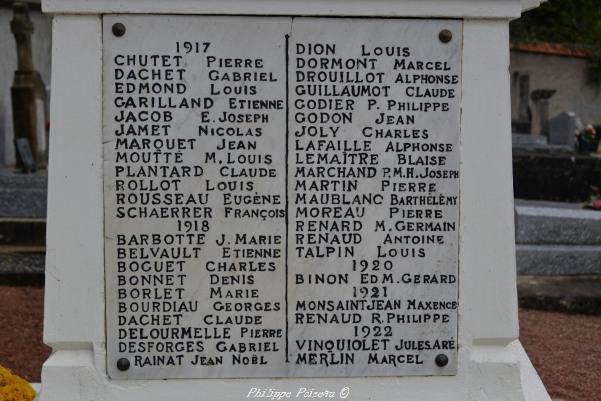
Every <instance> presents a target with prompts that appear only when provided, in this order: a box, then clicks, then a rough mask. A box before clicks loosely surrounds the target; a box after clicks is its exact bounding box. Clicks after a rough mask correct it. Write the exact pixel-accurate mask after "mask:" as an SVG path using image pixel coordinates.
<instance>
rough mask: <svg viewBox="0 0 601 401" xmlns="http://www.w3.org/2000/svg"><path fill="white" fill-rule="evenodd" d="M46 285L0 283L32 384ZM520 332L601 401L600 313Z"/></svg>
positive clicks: (538, 353)
mask: <svg viewBox="0 0 601 401" xmlns="http://www.w3.org/2000/svg"><path fill="white" fill-rule="evenodd" d="M42 317H43V289H42V288H39V287H27V286H23V287H13V286H5V285H0V364H2V365H4V366H6V367H8V368H10V369H12V370H14V371H15V373H17V374H19V375H21V376H22V377H24V378H25V379H27V380H29V381H31V382H39V381H40V369H41V367H42V363H43V361H44V360H45V359H46V358H47V357H48V355H49V353H50V349H49V348H48V347H46V346H45V345H43V344H42V322H43V318H42ZM520 325H521V327H520V333H521V339H522V343H523V344H524V348H525V349H526V351H527V352H528V354H529V355H530V358H531V359H532V362H533V363H534V366H535V367H536V369H537V370H538V372H539V374H540V376H541V378H542V379H543V382H544V383H545V385H546V386H547V389H548V390H549V392H550V394H551V396H552V397H554V398H561V399H563V400H565V401H601V392H600V391H599V387H600V386H601V316H583V315H567V314H563V313H555V312H542V311H533V310H523V309H522V310H520Z"/></svg>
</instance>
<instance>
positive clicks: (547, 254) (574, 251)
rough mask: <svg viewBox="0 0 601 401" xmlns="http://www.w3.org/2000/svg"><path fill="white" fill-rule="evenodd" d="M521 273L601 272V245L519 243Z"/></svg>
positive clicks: (518, 258) (519, 269)
mask: <svg viewBox="0 0 601 401" xmlns="http://www.w3.org/2000/svg"><path fill="white" fill-rule="evenodd" d="M516 264H517V272H518V274H519V275H572V274H601V246H597V245H590V246H586V245H572V246H566V245H517V246H516Z"/></svg>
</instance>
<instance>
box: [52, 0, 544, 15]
mask: <svg viewBox="0 0 601 401" xmlns="http://www.w3.org/2000/svg"><path fill="white" fill-rule="evenodd" d="M543 1H544V0H542V1H541V0H445V1H440V0H371V1H364V0H303V1H299V0H171V1H163V0H87V1H82V0H42V9H43V11H44V12H47V13H54V14H108V13H132V14H145V13H152V14H206V15H218V14H223V15H236V14H237V15H267V14H269V15H304V16H349V17H352V16H372V17H405V18H407V17H415V18H517V17H519V16H520V15H521V13H522V12H524V11H526V10H529V9H531V8H535V7H537V6H539V5H540V3H542V2H543Z"/></svg>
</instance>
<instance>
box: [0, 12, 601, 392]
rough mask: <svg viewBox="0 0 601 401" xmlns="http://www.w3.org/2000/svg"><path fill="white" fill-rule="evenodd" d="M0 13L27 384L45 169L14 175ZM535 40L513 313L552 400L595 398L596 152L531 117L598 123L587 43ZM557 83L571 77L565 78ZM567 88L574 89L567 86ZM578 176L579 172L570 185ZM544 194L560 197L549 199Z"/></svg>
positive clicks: (6, 320)
mask: <svg viewBox="0 0 601 401" xmlns="http://www.w3.org/2000/svg"><path fill="white" fill-rule="evenodd" d="M551 3H553V2H551ZM7 4H8V3H7ZM32 8H33V11H32V12H31V13H30V15H32V20H33V22H34V26H35V29H34V32H35V33H34V36H33V44H34V67H35V68H36V69H38V71H40V73H41V74H42V77H43V78H44V80H45V82H49V71H50V62H49V60H50V57H49V56H50V54H49V43H50V42H49V41H50V34H49V29H50V23H49V18H48V17H46V16H43V15H40V14H39V13H38V12H37V11H35V9H36V5H35V2H34V5H33V6H32ZM0 15H1V16H3V18H4V19H2V35H3V36H2V40H1V43H2V45H3V46H5V47H6V52H5V53H6V54H8V55H9V56H8V57H6V59H5V60H3V61H2V64H1V65H2V68H3V70H7V71H11V72H10V73H6V74H2V78H1V80H3V81H2V82H0V88H4V89H2V90H3V93H2V94H1V96H2V98H3V99H5V101H3V103H2V105H1V106H2V111H1V114H0V118H1V121H0V123H1V125H2V127H5V128H4V130H3V131H2V132H1V133H0V134H1V135H0V139H3V140H2V141H0V153H1V154H2V157H0V164H3V171H2V173H1V174H0V193H1V195H2V197H1V198H0V214H1V215H0V246H1V247H2V252H1V253H0V284H1V286H0V327H2V329H0V364H3V365H5V366H8V367H11V368H13V369H15V371H16V372H17V373H19V374H21V375H23V376H24V377H26V378H27V379H28V380H30V381H34V382H37V381H39V371H40V367H41V362H42V361H43V360H45V358H46V357H47V355H48V352H49V351H48V348H47V347H45V346H44V345H43V344H42V342H41V317H42V316H41V313H42V310H41V307H42V302H43V300H42V298H43V296H42V286H43V273H44V272H43V258H44V254H43V250H44V230H45V224H44V217H45V213H44V211H45V173H44V171H43V170H42V171H40V172H38V173H36V174H33V175H27V176H25V175H22V174H18V173H15V172H14V167H13V166H14V163H15V155H14V147H13V145H12V143H13V142H12V141H13V133H12V132H11V130H12V112H11V110H10V90H9V89H8V88H9V87H10V81H11V80H12V71H14V67H15V65H16V56H15V51H14V46H15V43H14V38H13V37H12V34H11V33H10V31H9V29H8V28H7V27H8V26H9V23H8V20H9V19H10V16H12V11H11V9H10V7H4V8H0ZM36 43H37V44H36ZM537 43H539V44H537V45H534V44H531V45H525V44H524V43H521V44H519V43H517V42H516V43H515V44H514V45H513V46H514V47H513V51H512V61H514V64H513V65H512V79H513V80H512V91H513V92H512V93H513V98H512V99H513V100H512V108H513V116H514V117H515V116H518V117H519V118H517V119H515V120H514V127H515V128H516V132H517V136H515V142H516V143H515V145H516V147H515V149H514V154H515V158H514V169H515V170H516V171H517V173H518V177H517V179H516V183H515V187H516V194H521V193H524V194H525V195H524V196H522V198H527V199H524V200H522V201H519V202H517V207H516V218H517V232H516V234H517V243H518V249H517V252H518V255H517V256H518V273H519V274H521V277H520V285H521V287H520V294H519V295H520V297H521V302H522V305H523V306H525V307H528V309H523V310H522V311H521V315H520V319H521V338H522V341H523V342H524V345H525V348H526V349H527V351H528V352H529V355H530V356H531V358H532V359H533V363H534V364H535V366H536V367H537V369H538V371H539V373H540V374H541V376H542V379H543V381H544V382H545V384H546V385H547V387H548V389H549V390H550V392H551V394H552V395H553V396H556V397H560V398H563V399H565V400H595V399H601V398H599V395H598V394H597V392H596V391H595V389H596V383H598V381H599V380H601V374H600V373H598V372H601V366H600V362H599V359H601V358H599V356H600V351H599V349H598V347H597V346H596V341H595V339H596V338H598V334H597V333H598V332H599V330H600V329H601V317H599V313H600V311H601V309H600V307H599V302H600V301H599V300H600V298H601V293H600V291H601V290H600V288H601V284H600V280H599V277H598V276H599V274H601V266H600V263H601V262H600V261H601V257H600V256H601V236H600V235H598V234H599V231H601V228H600V226H601V224H599V223H600V222H599V220H601V217H600V214H596V213H598V212H595V211H585V210H581V209H580V208H579V205H578V204H575V201H577V202H583V201H586V200H587V198H588V195H589V194H590V193H591V192H592V189H591V188H590V185H593V184H595V182H594V180H595V177H596V179H597V181H598V177H599V171H600V165H601V164H600V163H599V161H598V160H597V159H598V157H597V156H595V155H592V156H591V155H577V154H575V153H573V152H571V149H569V150H566V149H565V146H564V148H561V147H562V146H563V145H564V144H553V143H551V144H550V143H549V129H550V126H547V125H546V124H545V123H544V121H543V120H541V121H537V119H539V118H540V116H541V115H542V116H543V117H544V116H545V115H546V116H547V117H548V118H551V117H554V116H555V113H556V112H560V111H574V112H576V114H577V115H578V116H580V117H581V118H582V120H583V121H582V122H583V123H584V124H593V125H599V124H600V123H601V121H600V119H599V116H597V115H596V114H595V112H596V111H597V110H599V107H598V106H599V104H600V101H601V99H600V98H599V97H598V95H597V93H598V92H595V90H594V86H593V85H592V84H589V83H588V81H587V79H586V71H587V70H588V65H589V64H588V62H587V60H589V59H590V58H591V57H592V56H591V54H592V53H591V52H590V50H588V51H587V50H573V48H572V47H569V48H568V49H569V51H568V50H566V48H565V47H561V46H550V47H551V48H552V49H555V50H554V51H549V46H541V45H540V42H537ZM11 49H12V50H11ZM558 49H559V50H558ZM558 53H559V54H558ZM566 53H569V54H566ZM541 58H542V60H541ZM554 58H555V59H554ZM549 60H551V61H549ZM541 65H544V66H547V67H548V68H550V69H551V73H549V71H546V72H544V73H541V72H540V66H541ZM565 65H568V67H566V66H565ZM554 66H555V67H554ZM553 68H555V70H553ZM553 71H556V74H554V73H553ZM564 71H568V72H570V73H569V74H566V75H567V77H564V76H563V75H562V72H564ZM525 72H526V73H525ZM537 74H539V75H537ZM524 76H528V77H529V81H530V85H531V86H530V88H529V89H528V90H527V91H526V92H527V93H526V96H524V93H522V94H520V88H522V89H523V87H524V86H523V83H524V82H526V81H528V80H526V79H524V78H522V77H524ZM549 77H550V78H551V79H548V78H549ZM545 78H547V80H545ZM567 79H571V80H573V81H570V82H568V83H566V80H567ZM557 82H559V84H557ZM520 83H522V86H521V87H520ZM578 85H581V86H582V85H584V86H585V87H584V88H580V89H579V90H578V91H576V92H573V88H574V87H575V86H578ZM589 85H590V86H589ZM562 88H563V90H562ZM536 90H551V91H552V90H555V91H556V93H554V94H553V95H551V97H550V98H549V99H542V100H543V103H545V102H544V101H546V106H544V105H543V107H542V108H541V107H540V105H539V103H541V102H540V100H541V99H539V98H537V99H533V98H532V92H533V91H536ZM7 93H8V95H7ZM582 93H584V95H582ZM7 102H8V103H7ZM524 102H525V103H526V105H524ZM545 107H547V109H546V112H545ZM524 111H525V112H524ZM520 113H521V114H520ZM545 113H546V114H545ZM528 124H529V125H530V129H531V130H532V126H533V125H534V127H535V129H536V130H538V132H534V131H533V132H531V133H535V135H528V137H527V138H524V137H523V136H521V135H523V131H524V126H525V125H528ZM520 134H521V135H520ZM574 160H575V161H574ZM560 163H564V164H560ZM565 163H569V168H568V171H569V173H568V174H565V171H566V168H565ZM558 165H559V166H561V167H557V166H558ZM557 170H562V171H564V174H563V177H566V179H567V178H569V185H568V184H566V185H557V184H556V183H555V184H553V183H549V180H545V175H546V174H545V172H548V171H557ZM579 177H585V179H582V180H581V181H582V182H577V181H578V179H579ZM586 177H588V178H586ZM590 177H593V178H590ZM575 181H576V183H575ZM532 182H535V183H536V185H532ZM576 187H578V190H575V188H576ZM524 188H525V189H524ZM533 188H534V189H533ZM578 191H580V192H578ZM587 191H588V192H587ZM575 192H578V196H577V197H576V198H574V197H573V196H574V195H573V194H574V193H575ZM550 200H552V201H569V202H570V203H567V202H562V203H548V202H547V201H550ZM540 309H549V310H554V312H542V311H539V310H540ZM564 312H571V313H577V314H566V313H564ZM585 313H586V314H585Z"/></svg>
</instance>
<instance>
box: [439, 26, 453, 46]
mask: <svg viewBox="0 0 601 401" xmlns="http://www.w3.org/2000/svg"><path fill="white" fill-rule="evenodd" d="M438 39H439V40H440V41H441V42H442V43H449V42H450V41H451V39H453V32H451V31H449V30H448V29H443V30H442V31H440V33H439V34H438Z"/></svg>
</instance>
